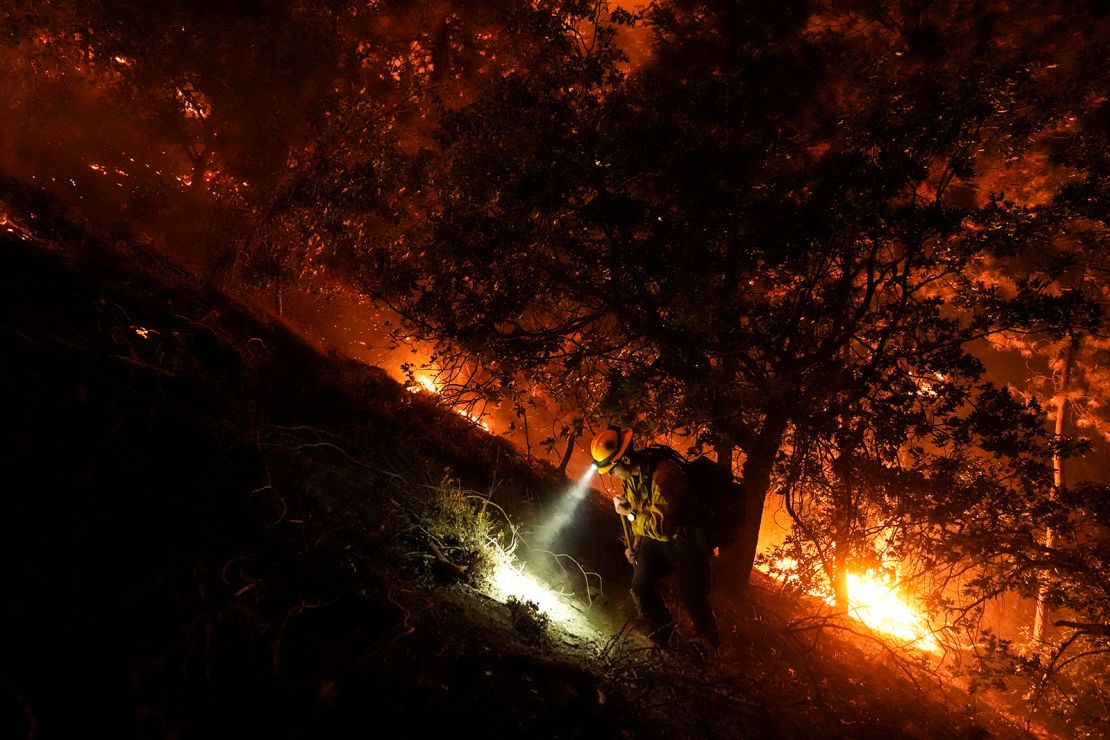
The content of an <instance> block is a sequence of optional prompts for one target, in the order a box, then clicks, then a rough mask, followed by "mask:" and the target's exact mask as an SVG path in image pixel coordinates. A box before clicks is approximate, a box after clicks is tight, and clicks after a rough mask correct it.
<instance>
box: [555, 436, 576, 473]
mask: <svg viewBox="0 0 1110 740" xmlns="http://www.w3.org/2000/svg"><path fill="white" fill-rule="evenodd" d="M579 432H580V430H578V429H574V430H571V433H570V434H568V435H567V448H566V449H565V450H564V451H563V459H562V460H560V461H559V475H561V476H563V477H564V478H565V477H566V475H567V465H569V464H570V458H571V455H573V454H574V443H575V442H577V441H578V434H579Z"/></svg>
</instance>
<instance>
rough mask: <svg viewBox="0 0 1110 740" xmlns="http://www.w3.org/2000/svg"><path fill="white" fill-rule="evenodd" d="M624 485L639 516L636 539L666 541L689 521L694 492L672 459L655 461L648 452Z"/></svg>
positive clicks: (635, 523) (634, 530)
mask: <svg viewBox="0 0 1110 740" xmlns="http://www.w3.org/2000/svg"><path fill="white" fill-rule="evenodd" d="M622 487H623V489H624V497H625V498H626V499H627V500H628V503H630V504H631V505H632V511H633V513H635V515H636V518H635V519H634V520H633V521H632V534H633V535H635V537H636V538H637V539H639V538H641V537H650V538H651V539H653V540H662V541H664V542H667V541H669V540H670V539H671V538H672V537H674V535H675V532H676V530H678V529H679V528H680V527H683V526H685V525H687V524H689V523H690V522H689V521H688V519H689V517H690V516H692V512H693V508H694V503H695V502H694V498H693V497H694V494H693V492H692V491H691V490H690V486H689V484H688V483H687V481H686V474H685V473H683V472H682V468H680V467H679V466H678V463H676V462H674V461H673V460H670V459H667V458H662V459H657V460H653V459H652V458H651V456H648V455H645V456H644V457H643V458H642V459H641V461H640V463H639V464H638V465H637V467H636V469H635V472H634V473H633V474H632V475H631V476H630V477H629V478H628V479H627V480H625V481H624V482H623V483H622Z"/></svg>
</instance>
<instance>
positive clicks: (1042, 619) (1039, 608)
mask: <svg viewBox="0 0 1110 740" xmlns="http://www.w3.org/2000/svg"><path fill="white" fill-rule="evenodd" d="M1078 349H1079V338H1078V337H1073V338H1072V340H1071V341H1070V342H1068V347H1067V350H1065V352H1066V354H1065V355H1064V369H1063V370H1062V371H1061V377H1060V383H1059V385H1058V386H1057V391H1056V398H1055V399H1054V404H1055V406H1056V435H1055V438H1056V442H1057V443H1058V442H1060V440H1061V439H1063V437H1064V433H1065V432H1066V431H1067V415H1068V408H1069V406H1070V403H1069V400H1068V392H1069V391H1070V388H1069V386H1070V385H1071V369H1072V365H1073V364H1074V363H1075V353H1076V351H1077V350H1078ZM1065 485H1067V479H1066V477H1065V476H1064V458H1063V456H1062V455H1061V454H1060V449H1059V447H1057V448H1056V451H1055V452H1054V453H1053V454H1052V492H1051V493H1050V495H1051V496H1052V497H1053V498H1055V497H1056V496H1057V495H1058V494H1059V492H1060V490H1061V489H1062V488H1063V487H1064V486H1065ZM1044 546H1045V547H1046V548H1048V549H1051V548H1053V547H1055V546H1056V531H1055V530H1053V529H1052V527H1045V531H1044ZM1038 577H1039V578H1040V581H1041V582H1040V584H1038V586H1037V605H1036V610H1035V611H1034V613H1033V634H1032V640H1033V642H1034V643H1040V642H1044V639H1045V632H1046V631H1047V628H1048V610H1047V607H1046V605H1045V601H1046V600H1047V596H1048V584H1047V583H1046V582H1045V574H1044V573H1043V572H1042V573H1041V574H1040V575H1039V576H1038Z"/></svg>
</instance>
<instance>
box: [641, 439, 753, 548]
mask: <svg viewBox="0 0 1110 740" xmlns="http://www.w3.org/2000/svg"><path fill="white" fill-rule="evenodd" d="M645 451H649V452H653V453H654V455H655V456H656V457H654V458H653V460H652V468H654V465H655V460H658V459H661V458H663V457H665V458H667V459H670V460H673V461H674V462H675V463H677V464H678V466H679V467H681V468H682V472H683V473H685V474H686V480H687V482H688V483H689V484H690V488H691V490H693V491H694V493H695V494H696V495H697V497H698V502H699V506H698V512H697V525H698V526H700V527H701V528H702V530H703V531H704V532H705V534H706V537H707V538H708V540H709V542H708V544H709V546H710V547H727V546H728V545H731V544H733V543H734V542H736V540H737V539H739V537H740V527H741V526H743V524H744V520H745V518H746V515H745V511H744V490H743V488H742V487H741V486H740V484H739V483H737V482H736V480H735V479H734V478H733V477H732V474H731V473H729V472H728V471H727V470H725V469H724V468H722V467H721V466H720V465H718V464H717V462H716V461H715V460H713V459H711V458H708V457H705V456H704V455H702V456H700V457H696V458H694V459H693V460H687V459H686V458H685V457H683V456H682V455H680V454H679V453H678V451H677V450H675V449H673V448H671V447H667V446H666V445H653V446H652V447H649V448H647V450H645Z"/></svg>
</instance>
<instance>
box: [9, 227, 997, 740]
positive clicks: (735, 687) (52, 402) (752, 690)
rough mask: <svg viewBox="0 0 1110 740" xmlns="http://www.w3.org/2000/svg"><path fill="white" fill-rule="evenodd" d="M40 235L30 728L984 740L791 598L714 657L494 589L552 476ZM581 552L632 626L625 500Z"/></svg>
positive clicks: (16, 726)
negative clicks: (495, 550)
mask: <svg viewBox="0 0 1110 740" xmlns="http://www.w3.org/2000/svg"><path fill="white" fill-rule="evenodd" d="M39 219H40V220H39V223H41V222H42V221H43V220H45V216H44V215H43V214H42V213H40V214H39ZM40 233H42V232H41V230H40ZM26 236H27V234H26V233H24V234H21V233H20V232H19V230H14V229H13V230H10V231H0V250H2V253H3V255H4V258H5V265H6V267H5V270H4V271H3V272H2V274H0V379H2V381H3V391H4V400H3V408H4V424H3V432H2V434H3V438H2V440H0V455H2V457H0V463H2V470H3V475H4V496H3V504H4V516H3V517H2V518H0V521H2V522H3V524H2V525H0V527H2V529H0V542H3V553H2V555H0V562H2V563H3V565H2V566H0V568H2V573H3V583H4V585H5V593H4V604H3V611H2V615H3V616H2V624H0V628H2V629H0V655H2V656H3V660H2V662H0V723H3V724H2V726H3V728H4V732H2V733H0V734H2V735H3V736H4V737H8V736H11V737H32V736H33V737H43V738H48V737H93V736H104V737H116V738H126V737H181V738H214V737H237V738H242V737H256V736H257V737H267V738H283V737H288V738H294V737H297V738H299V737H314V738H320V737H348V736H373V735H375V734H377V733H379V732H380V731H381V730H382V729H383V728H386V727H393V728H395V730H394V733H393V734H397V735H401V734H403V735H405V736H414V737H422V736H427V735H429V734H431V733H439V732H451V733H452V734H454V735H457V734H460V733H462V734H470V733H471V732H479V733H482V734H483V735H485V736H494V737H500V736H527V737H563V738H566V737H643V738H647V737H760V738H762V737H795V736H800V735H806V734H816V735H821V736H824V737H877V736H880V735H883V736H902V737H922V738H924V737H930V738H938V737H963V736H968V737H972V736H978V737H985V736H987V734H986V730H984V729H983V728H984V726H985V725H986V723H989V722H991V721H992V720H990V719H989V718H988V717H987V715H985V714H983V713H982V712H981V711H980V710H978V709H976V708H975V707H973V706H972V705H971V704H970V700H967V699H966V697H957V698H956V699H955V700H948V701H947V703H942V699H943V696H942V695H941V693H940V692H939V690H938V689H936V688H935V687H932V684H930V683H929V682H927V681H925V680H924V679H921V678H918V679H916V681H917V683H915V682H914V680H910V679H908V678H907V677H906V676H908V675H910V671H909V668H908V666H906V665H904V664H902V663H900V662H899V660H898V659H897V656H895V655H894V654H893V653H891V652H889V651H886V650H884V649H882V648H879V649H871V648H874V645H875V643H873V642H869V641H867V640H864V641H861V642H856V643H853V642H851V641H845V640H841V639H840V637H838V635H837V634H835V633H833V632H830V631H829V630H824V629H819V627H820V623H819V622H813V623H809V622H797V621H796V620H797V618H798V616H799V614H800V612H799V611H798V609H799V607H798V605H796V604H793V603H792V602H789V601H787V600H784V599H782V598H780V597H777V596H775V594H774V593H773V592H772V591H770V590H768V589H767V588H756V589H754V590H753V591H752V592H751V593H750V594H749V595H748V598H747V600H746V601H743V602H738V603H733V602H730V601H722V602H721V617H722V623H723V626H724V632H725V634H726V640H727V643H726V645H725V649H724V651H723V655H722V657H721V659H720V661H719V662H717V663H710V664H704V663H700V662H697V661H695V660H693V659H692V656H691V655H689V654H686V653H684V652H683V651H682V650H681V649H679V650H678V651H676V652H674V653H668V654H658V653H653V652H651V651H649V650H647V649H646V648H645V647H644V646H643V643H642V642H641V641H639V640H638V639H637V638H635V637H634V636H629V635H627V634H623V636H621V637H619V638H616V639H613V640H609V641H605V640H602V641H601V642H590V641H589V640H584V639H581V638H576V637H573V636H571V635H569V634H566V633H563V632H561V631H560V630H558V629H557V628H556V627H557V625H553V624H550V623H548V620H547V619H546V618H545V617H544V616H543V615H542V614H537V613H536V612H535V611H534V610H532V609H530V608H529V607H528V605H527V604H526V603H523V604H522V603H519V602H517V603H512V602H510V603H509V604H508V605H505V604H501V603H498V602H495V601H493V600H491V599H489V598H488V597H485V596H483V595H482V594H481V593H479V592H478V591H477V590H475V589H474V588H473V587H472V586H473V582H474V579H475V574H478V573H480V572H482V568H483V563H484V562H485V560H484V558H486V557H488V553H487V552H486V551H485V549H484V543H483V541H482V540H483V537H484V536H485V533H491V532H495V531H496V529H497V528H496V526H492V525H491V526H487V527H486V528H485V529H483V528H482V526H478V525H475V521H478V520H480V519H481V517H480V516H478V515H477V514H476V507H475V506H474V505H473V504H474V503H475V501H477V500H480V498H482V497H489V498H491V499H492V502H493V503H494V504H496V508H497V518H500V519H504V518H505V517H508V518H511V519H512V520H514V521H527V520H529V518H530V517H533V516H535V515H536V514H537V513H539V512H541V511H542V510H543V509H544V508H545V506H546V505H547V504H548V503H549V502H550V501H552V500H553V498H554V497H556V496H557V495H558V493H560V492H561V491H563V490H564V488H565V482H564V481H561V480H557V479H556V478H555V476H554V475H553V474H552V473H551V471H550V470H549V469H545V468H542V467H534V466H530V465H527V464H525V463H524V462H523V461H521V460H520V459H519V458H518V457H517V456H516V455H515V454H514V453H513V451H512V449H511V448H510V447H509V446H508V445H506V444H505V443H504V442H503V441H501V440H498V439H495V438H491V437H489V436H488V435H485V434H483V433H482V432H480V430H477V429H476V428H474V427H472V426H471V425H469V424H468V423H467V422H466V421H465V420H462V419H460V418H458V417H457V416H455V415H453V414H450V413H446V412H443V411H441V410H439V409H437V408H436V407H435V405H434V403H432V402H431V401H430V400H428V399H422V398H421V397H419V396H414V395H412V394H409V393H407V392H406V391H404V389H402V388H400V387H399V386H398V385H397V384H396V383H394V382H393V381H391V380H390V379H389V378H387V377H386V376H385V374H384V373H382V372H380V371H377V370H375V369H373V368H369V367H366V366H363V365H360V364H358V363H354V362H350V361H345V360H343V359H341V358H328V357H321V356H319V355H317V354H316V353H315V352H313V351H312V350H311V349H309V348H308V347H307V346H306V345H304V344H303V343H301V342H299V341H298V340H297V339H296V338H295V337H293V336H291V335H290V334H289V333H287V332H285V331H284V330H282V329H281V328H280V327H277V326H273V325H268V324H264V323H259V322H258V321H256V320H255V319H254V318H252V317H251V316H249V315H247V314H246V313H244V312H243V311H241V310H239V309H238V308H237V307H236V306H235V305H234V304H232V303H230V302H229V301H227V300H226V299H225V298H224V297H222V296H219V295H216V294H211V293H206V292H204V291H201V290H197V289H195V288H194V287H192V286H191V285H190V282H189V281H188V280H186V279H185V278H184V276H182V275H180V274H177V273H175V272H174V270H173V269H172V268H170V267H168V266H167V265H165V264H162V263H160V262H158V261H157V260H154V259H152V258H151V257H150V256H149V255H145V254H143V253H142V252H138V251H125V250H123V249H122V248H120V247H112V248H108V247H106V246H104V245H103V244H100V243H97V242H95V241H92V240H85V241H82V240H81V239H80V238H79V237H80V235H79V234H73V233H69V232H67V231H66V229H65V228H64V223H59V224H57V225H56V227H55V231H54V233H52V234H51V235H50V237H49V240H48V241H41V240H36V239H35V238H24V237H26ZM62 245H64V249H63V246H62ZM493 481H496V482H497V483H496V485H495V484H494V483H493ZM468 491H480V492H482V494H480V495H479V494H468ZM475 496H476V497H477V498H475ZM493 508H494V507H490V508H489V509H488V510H487V511H486V514H487V515H488V514H490V513H491V511H492V510H493ZM479 509H480V507H479ZM502 511H503V512H504V516H502V514H501V512H502ZM495 524H496V523H495ZM572 534H573V535H574V536H573V538H571V539H569V540H567V541H565V542H564V543H562V546H563V548H565V551H566V552H568V553H569V554H571V555H573V556H574V557H576V558H578V559H579V562H580V563H581V564H582V565H583V566H584V567H586V568H587V569H588V570H590V571H592V572H595V573H597V574H599V575H600V576H601V582H602V583H603V584H604V594H602V595H599V594H597V593H596V592H594V593H592V596H593V597H594V607H593V609H594V610H595V615H596V616H598V617H599V618H603V617H607V618H608V620H609V622H610V627H611V628H613V629H618V630H619V629H620V625H621V624H622V623H623V621H624V620H625V618H626V617H627V616H628V613H629V612H628V604H627V602H626V601H625V600H624V599H623V595H624V585H625V584H624V579H626V578H627V572H626V570H625V568H624V565H623V563H620V562H617V560H618V559H619V547H617V546H615V545H616V543H615V542H614V536H615V533H614V523H613V521H612V518H611V514H610V513H609V512H607V511H606V506H605V504H604V502H601V501H597V500H593V501H590V502H589V503H588V504H586V505H585V506H584V508H583V510H582V511H581V512H580V514H579V518H578V520H577V526H576V527H575V528H574V530H573V532H572ZM588 558H589V559H588ZM574 580H575V579H574V578H571V579H569V580H568V582H570V583H573V582H574ZM579 585H581V584H579ZM764 586H766V584H764ZM903 671H905V674H903ZM931 687H932V688H931ZM989 726H990V727H991V729H992V730H993V731H995V732H999V733H1001V734H1006V733H1010V732H1011V730H1009V729H1008V728H1006V727H1005V726H1003V725H1001V724H991V725H989ZM1013 734H1014V736H1017V735H1018V734H1019V733H1016V731H1014V733H1013Z"/></svg>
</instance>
